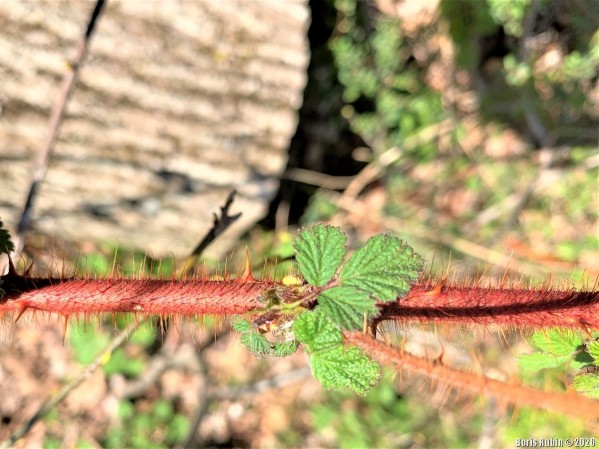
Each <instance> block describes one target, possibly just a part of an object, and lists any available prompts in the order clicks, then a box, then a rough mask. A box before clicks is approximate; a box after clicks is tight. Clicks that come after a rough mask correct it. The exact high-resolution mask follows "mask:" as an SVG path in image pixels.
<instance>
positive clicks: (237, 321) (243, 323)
mask: <svg viewBox="0 0 599 449" xmlns="http://www.w3.org/2000/svg"><path fill="white" fill-rule="evenodd" d="M231 326H232V327H233V330H236V331H237V332H241V333H245V332H251V331H253V330H254V328H253V326H252V323H250V322H249V321H248V320H244V319H243V318H240V317H238V316H236V317H235V318H233V320H231Z"/></svg>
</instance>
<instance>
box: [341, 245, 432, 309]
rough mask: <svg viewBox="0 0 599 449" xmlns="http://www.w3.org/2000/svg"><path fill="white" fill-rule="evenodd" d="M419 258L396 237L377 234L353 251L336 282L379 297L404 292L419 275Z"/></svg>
mask: <svg viewBox="0 0 599 449" xmlns="http://www.w3.org/2000/svg"><path fill="white" fill-rule="evenodd" d="M423 263H424V262H423V260H422V258H421V257H420V256H419V255H418V254H416V253H415V252H414V250H413V249H412V248H411V247H410V246H408V245H406V244H405V243H404V242H402V241H401V240H400V239H398V238H396V237H391V236H389V235H377V236H375V237H372V238H370V239H369V240H368V241H367V242H366V244H365V245H364V246H363V247H362V248H360V249H359V250H357V251H356V252H355V253H353V254H352V256H351V257H350V259H349V260H348V261H347V263H346V264H345V266H344V267H343V269H342V270H341V273H340V275H339V284H340V285H342V286H352V287H356V288H359V289H361V290H364V291H366V292H368V293H369V294H371V295H373V296H374V297H375V298H377V299H379V300H381V301H392V300H394V299H396V298H398V297H401V296H405V295H406V293H408V292H409V291H410V288H411V285H412V284H413V283H414V282H415V281H416V280H417V279H418V276H420V272H421V270H422V267H423Z"/></svg>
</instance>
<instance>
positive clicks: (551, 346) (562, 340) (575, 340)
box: [532, 328, 582, 356]
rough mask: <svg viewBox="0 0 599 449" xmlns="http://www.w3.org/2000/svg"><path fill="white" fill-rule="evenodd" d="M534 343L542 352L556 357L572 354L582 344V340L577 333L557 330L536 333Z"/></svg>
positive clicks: (568, 330) (533, 337)
mask: <svg viewBox="0 0 599 449" xmlns="http://www.w3.org/2000/svg"><path fill="white" fill-rule="evenodd" d="M532 341H533V343H534V344H535V345H536V346H537V347H538V348H539V349H541V350H542V351H544V352H547V353H549V354H553V355H555V356H562V355H569V354H572V353H573V352H574V351H576V350H577V349H578V347H579V346H580V345H581V344H582V339H581V338H580V336H579V335H578V334H577V333H576V332H574V331H572V330H570V329H557V328H552V329H547V330H546V331H539V332H535V333H534V334H533V336H532Z"/></svg>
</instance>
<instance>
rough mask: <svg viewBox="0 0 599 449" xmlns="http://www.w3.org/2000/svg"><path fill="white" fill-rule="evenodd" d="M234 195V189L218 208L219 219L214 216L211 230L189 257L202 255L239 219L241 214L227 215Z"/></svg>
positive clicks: (235, 192)
mask: <svg viewBox="0 0 599 449" xmlns="http://www.w3.org/2000/svg"><path fill="white" fill-rule="evenodd" d="M236 194H237V191H236V190H235V189H233V190H231V193H229V196H227V200H226V201H225V204H224V206H222V207H221V208H220V217H219V216H217V215H216V214H214V224H213V226H212V229H210V231H209V232H208V234H206V237H204V238H203V239H202V241H201V242H200V243H198V246H196V247H195V249H194V250H193V252H192V253H191V257H197V256H199V255H200V254H202V253H203V252H204V250H205V249H206V248H207V247H208V245H210V244H211V243H212V242H213V241H214V240H216V238H217V237H218V236H219V235H221V234H222V233H223V232H225V231H226V230H227V228H228V227H229V226H231V225H232V224H233V223H234V222H235V221H236V220H237V219H238V218H239V217H241V212H239V213H238V214H235V215H229V208H230V207H231V204H233V200H234V199H235V195H236Z"/></svg>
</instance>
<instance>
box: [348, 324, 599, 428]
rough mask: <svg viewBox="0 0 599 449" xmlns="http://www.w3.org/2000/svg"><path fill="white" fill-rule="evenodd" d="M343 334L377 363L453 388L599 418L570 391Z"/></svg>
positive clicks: (594, 407)
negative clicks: (492, 374)
mask: <svg viewBox="0 0 599 449" xmlns="http://www.w3.org/2000/svg"><path fill="white" fill-rule="evenodd" d="M345 337H346V339H347V341H348V342H349V343H351V344H353V345H356V346H358V347H360V348H361V349H362V350H363V351H364V352H366V353H367V354H368V355H369V356H371V357H372V358H373V359H374V360H376V361H378V362H379V363H381V364H385V365H388V364H395V365H397V366H398V367H403V368H406V369H408V370H410V371H412V372H417V373H422V374H424V375H426V376H427V377H429V378H431V379H434V380H436V381H438V382H442V383H444V384H448V385H451V386H453V387H455V388H463V389H465V390H469V391H471V392H476V393H481V394H484V395H486V396H493V397H496V398H497V399H499V400H501V401H506V402H509V403H512V404H518V405H528V406H532V407H536V408H542V409H546V410H549V411H553V412H557V413H563V414H568V415H576V416H580V417H582V418H585V419H597V418H599V402H598V401H594V400H592V399H588V398H585V397H583V396H580V395H578V394H575V393H572V392H569V393H565V394H563V393H551V392H545V391H540V390H536V389H534V388H529V387H526V386H523V385H519V384H511V383H507V382H502V381H499V380H495V379H491V378H488V377H486V376H483V375H479V374H475V373H470V372H467V371H460V370H455V369H452V368H449V367H447V366H445V365H443V364H442V363H440V362H439V361H430V360H427V359H423V358H420V357H416V356H413V355H411V354H408V353H406V352H403V351H401V350H398V349H397V348H393V347H391V346H387V345H385V344H383V343H381V342H379V341H377V340H374V339H373V338H372V337H370V336H368V335H366V334H362V333H358V332H346V333H345Z"/></svg>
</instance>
